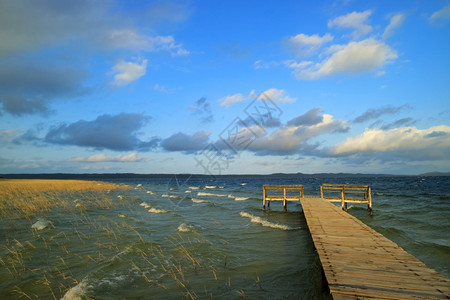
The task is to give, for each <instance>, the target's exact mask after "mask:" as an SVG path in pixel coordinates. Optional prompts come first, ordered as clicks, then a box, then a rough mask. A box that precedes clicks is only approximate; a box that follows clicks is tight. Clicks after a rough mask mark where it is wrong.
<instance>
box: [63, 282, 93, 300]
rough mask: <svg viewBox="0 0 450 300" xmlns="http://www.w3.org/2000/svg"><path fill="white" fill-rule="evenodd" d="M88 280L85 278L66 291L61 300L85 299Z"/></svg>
mask: <svg viewBox="0 0 450 300" xmlns="http://www.w3.org/2000/svg"><path fill="white" fill-rule="evenodd" d="M88 287H89V286H88V278H87V277H85V278H83V280H81V282H80V283H79V284H77V285H76V286H74V287H72V288H71V289H70V290H68V291H67V292H66V293H65V294H64V296H63V297H62V298H61V300H81V299H86V290H87V289H88Z"/></svg>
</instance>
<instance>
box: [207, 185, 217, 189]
mask: <svg viewBox="0 0 450 300" xmlns="http://www.w3.org/2000/svg"><path fill="white" fill-rule="evenodd" d="M215 188H217V186H215V185H205V189H215Z"/></svg>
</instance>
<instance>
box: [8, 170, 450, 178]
mask: <svg viewBox="0 0 450 300" xmlns="http://www.w3.org/2000/svg"><path fill="white" fill-rule="evenodd" d="M174 175H176V176H179V177H189V176H192V177H199V178H201V177H211V175H207V174H138V173H36V174H25V173H24V174H0V178H11V179H20V178H28V179H92V180H95V179H100V178H103V179H115V178H166V177H167V178H171V177H173V176H174ZM213 176H214V177H232V176H247V177H264V176H270V177H285V176H293V177H299V178H302V177H303V178H307V177H315V178H339V177H386V176H389V177H393V176H395V177H397V176H450V172H427V173H422V174H418V175H396V174H395V175H394V174H363V173H315V174H304V173H273V174H234V175H232V174H230V175H213Z"/></svg>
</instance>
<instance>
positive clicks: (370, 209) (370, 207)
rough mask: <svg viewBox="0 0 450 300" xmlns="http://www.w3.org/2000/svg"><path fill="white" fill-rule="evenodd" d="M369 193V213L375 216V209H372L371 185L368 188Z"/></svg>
mask: <svg viewBox="0 0 450 300" xmlns="http://www.w3.org/2000/svg"><path fill="white" fill-rule="evenodd" d="M367 193H368V194H369V195H368V197H369V201H368V204H367V206H368V207H369V214H370V215H371V216H373V210H372V194H371V192H370V186H369V187H368V189H367Z"/></svg>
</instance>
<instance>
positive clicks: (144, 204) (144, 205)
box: [139, 202, 151, 209]
mask: <svg viewBox="0 0 450 300" xmlns="http://www.w3.org/2000/svg"><path fill="white" fill-rule="evenodd" d="M139 205H140V206H142V207H144V208H145V209H149V208H150V207H151V206H150V204H148V203H145V202H142V203H141V204H139Z"/></svg>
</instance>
